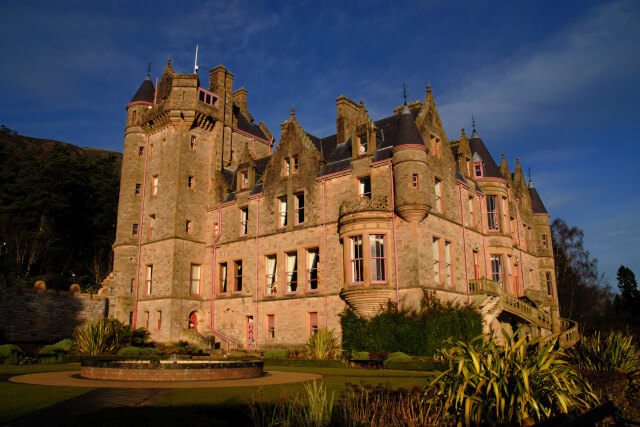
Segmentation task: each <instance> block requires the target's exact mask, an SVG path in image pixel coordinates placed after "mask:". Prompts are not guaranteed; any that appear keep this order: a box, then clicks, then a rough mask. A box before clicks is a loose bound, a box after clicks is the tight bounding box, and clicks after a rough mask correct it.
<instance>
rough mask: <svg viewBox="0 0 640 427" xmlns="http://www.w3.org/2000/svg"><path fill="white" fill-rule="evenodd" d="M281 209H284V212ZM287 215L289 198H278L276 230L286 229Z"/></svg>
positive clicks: (287, 223)
mask: <svg viewBox="0 0 640 427" xmlns="http://www.w3.org/2000/svg"><path fill="white" fill-rule="evenodd" d="M283 202H284V203H283ZM283 207H284V210H283V209H282V208H283ZM288 213H289V198H288V197H287V196H282V197H278V228H279V229H283V228H287V226H288V225H289V221H288V216H289V215H288ZM283 223H284V224H283Z"/></svg>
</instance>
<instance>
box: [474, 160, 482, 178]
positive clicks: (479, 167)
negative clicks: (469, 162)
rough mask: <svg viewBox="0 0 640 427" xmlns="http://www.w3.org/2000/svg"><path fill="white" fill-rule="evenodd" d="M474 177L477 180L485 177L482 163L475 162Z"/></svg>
mask: <svg viewBox="0 0 640 427" xmlns="http://www.w3.org/2000/svg"><path fill="white" fill-rule="evenodd" d="M473 175H474V176H475V177H476V178H482V177H483V176H484V166H483V165H482V162H473Z"/></svg>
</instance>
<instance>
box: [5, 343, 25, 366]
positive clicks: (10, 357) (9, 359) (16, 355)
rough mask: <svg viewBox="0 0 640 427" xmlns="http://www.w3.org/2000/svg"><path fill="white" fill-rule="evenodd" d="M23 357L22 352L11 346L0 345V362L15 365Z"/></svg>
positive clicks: (15, 346) (18, 348)
mask: <svg viewBox="0 0 640 427" xmlns="http://www.w3.org/2000/svg"><path fill="white" fill-rule="evenodd" d="M23 357H24V351H23V350H22V349H21V348H20V347H18V346H17V345H13V344H4V345H0V362H1V363H7V364H9V365H17V364H18V363H20V360H22V358H23Z"/></svg>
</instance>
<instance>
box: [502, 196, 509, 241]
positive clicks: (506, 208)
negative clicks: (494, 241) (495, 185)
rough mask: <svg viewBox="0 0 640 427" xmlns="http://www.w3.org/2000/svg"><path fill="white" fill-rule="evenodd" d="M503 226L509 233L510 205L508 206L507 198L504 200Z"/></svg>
mask: <svg viewBox="0 0 640 427" xmlns="http://www.w3.org/2000/svg"><path fill="white" fill-rule="evenodd" d="M502 226H503V227H504V232H505V233H507V234H508V233H509V205H508V204H507V198H506V197H503V198H502Z"/></svg>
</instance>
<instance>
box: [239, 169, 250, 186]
mask: <svg viewBox="0 0 640 427" xmlns="http://www.w3.org/2000/svg"><path fill="white" fill-rule="evenodd" d="M247 188H249V172H248V171H245V172H240V189H241V190H246V189H247Z"/></svg>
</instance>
